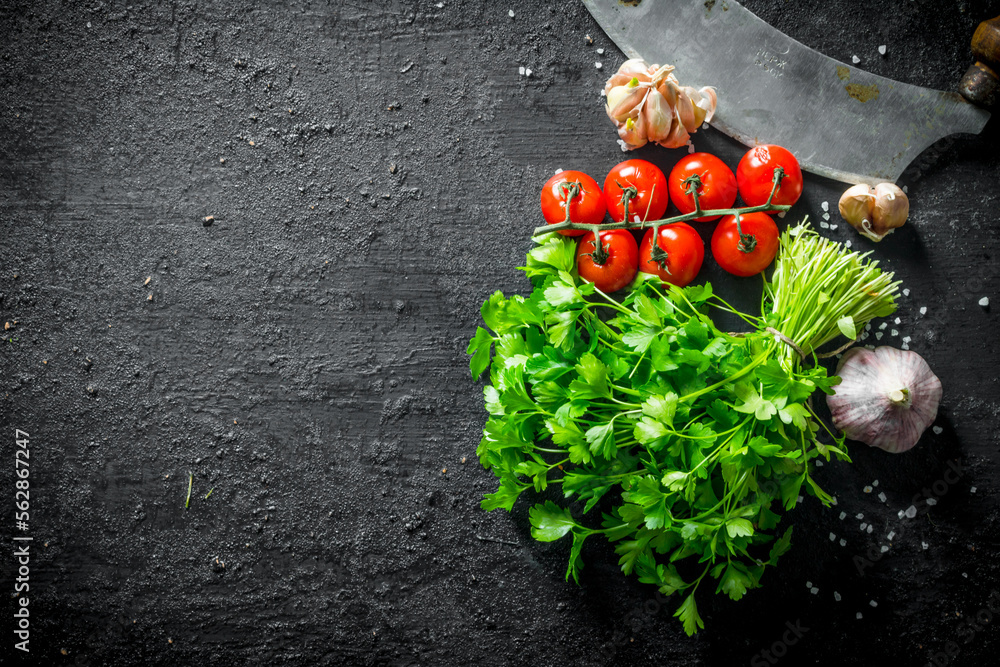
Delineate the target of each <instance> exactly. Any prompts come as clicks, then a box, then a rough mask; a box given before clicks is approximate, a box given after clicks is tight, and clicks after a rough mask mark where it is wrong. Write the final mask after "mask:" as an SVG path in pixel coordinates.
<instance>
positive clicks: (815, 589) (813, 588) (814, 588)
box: [809, 586, 819, 595]
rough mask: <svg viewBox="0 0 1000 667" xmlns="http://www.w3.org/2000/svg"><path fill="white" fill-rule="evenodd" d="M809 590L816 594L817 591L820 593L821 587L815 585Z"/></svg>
mask: <svg viewBox="0 0 1000 667" xmlns="http://www.w3.org/2000/svg"><path fill="white" fill-rule="evenodd" d="M809 592H810V593H812V594H813V595H816V594H817V593H819V589H818V588H816V587H815V586H813V587H812V588H810V589H809Z"/></svg>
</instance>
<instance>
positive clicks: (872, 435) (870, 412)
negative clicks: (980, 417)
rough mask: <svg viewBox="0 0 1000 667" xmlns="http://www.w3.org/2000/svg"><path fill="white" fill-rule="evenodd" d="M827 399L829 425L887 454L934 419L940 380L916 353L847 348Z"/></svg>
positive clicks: (913, 439)
mask: <svg viewBox="0 0 1000 667" xmlns="http://www.w3.org/2000/svg"><path fill="white" fill-rule="evenodd" d="M837 374H838V375H839V376H840V377H841V383H840V384H839V385H837V386H836V387H835V388H834V389H835V391H836V393H834V394H833V395H830V396H827V398H826V402H827V405H828V406H829V408H830V414H831V416H832V418H833V425H834V426H836V427H837V428H838V429H840V430H842V431H844V433H845V434H846V435H847V437H848V438H851V439H852V440H858V441H860V442H863V443H865V444H868V445H871V446H872V447H878V448H879V449H883V450H885V451H887V452H891V453H893V454H899V453H902V452H905V451H907V450H909V449H911V448H912V447H913V446H914V445H916V444H917V441H918V440H919V439H920V435H921V434H922V433H923V432H924V430H926V428H927V427H928V426H930V425H931V423H933V421H934V419H935V418H936V417H937V411H938V405H939V404H940V402H941V393H942V388H941V381H940V380H939V379H938V377H937V376H936V375H934V373H933V372H932V371H931V369H930V366H928V365H927V362H926V361H924V358H923V357H921V356H920V355H919V354H917V353H916V352H910V351H905V350H897V349H896V348H894V347H885V346H883V347H878V348H875V349H874V350H869V349H867V348H857V347H856V348H852V349H851V350H849V351H847V352H846V353H845V354H844V356H843V357H842V358H841V360H840V364H839V365H838V366H837Z"/></svg>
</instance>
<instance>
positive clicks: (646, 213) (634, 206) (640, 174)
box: [604, 160, 670, 222]
mask: <svg viewBox="0 0 1000 667" xmlns="http://www.w3.org/2000/svg"><path fill="white" fill-rule="evenodd" d="M629 187H633V188H635V190H636V194H635V196H634V197H633V198H632V199H630V200H629V203H628V217H629V219H630V220H635V218H636V216H638V217H639V220H640V221H641V220H659V219H660V218H662V217H663V214H664V213H665V212H666V210H667V204H669V203H670V195H669V193H668V192H667V179H666V177H664V175H663V172H662V171H660V168H659V167H657V166H656V165H655V164H653V163H652V162H647V161H646V160H625V161H624V162H622V163H621V164H617V165H615V166H614V167H612V169H611V171H610V172H608V176H607V178H605V179H604V203H605V204H606V205H607V207H608V213H609V214H610V215H611V219H612V220H614V221H615V222H621V221H622V220H624V219H625V204H624V203H623V202H622V196H623V193H624V192H625V189H627V188H629Z"/></svg>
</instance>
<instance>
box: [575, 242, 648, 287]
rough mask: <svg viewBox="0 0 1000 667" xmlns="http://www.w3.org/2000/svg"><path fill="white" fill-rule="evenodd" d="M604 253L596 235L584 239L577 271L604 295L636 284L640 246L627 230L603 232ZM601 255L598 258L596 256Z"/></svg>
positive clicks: (579, 253) (578, 246)
mask: <svg viewBox="0 0 1000 667" xmlns="http://www.w3.org/2000/svg"><path fill="white" fill-rule="evenodd" d="M601 250H602V253H596V252H595V248H594V235H593V233H591V232H587V235H586V236H584V237H583V238H582V239H580V243H579V244H577V247H576V268H577V270H578V271H579V272H580V277H581V278H583V279H584V280H586V281H587V282H591V283H594V285H596V286H597V289H599V290H601V291H602V292H616V291H618V290H620V289H621V288H623V287H625V286H626V285H628V284H629V283H630V282H632V279H633V278H635V273H636V271H637V270H638V269H639V247H638V246H637V245H636V244H635V239H634V238H633V237H632V233H631V232H629V231H628V230H627V229H609V230H608V231H605V232H601ZM594 254H598V255H599V256H598V257H594V256H593V255H594Z"/></svg>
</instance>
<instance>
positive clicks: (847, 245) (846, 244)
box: [844, 239, 851, 248]
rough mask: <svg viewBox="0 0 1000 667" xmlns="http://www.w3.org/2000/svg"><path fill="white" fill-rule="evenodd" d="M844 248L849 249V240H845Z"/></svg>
mask: <svg viewBox="0 0 1000 667" xmlns="http://www.w3.org/2000/svg"><path fill="white" fill-rule="evenodd" d="M844 246H845V247H847V248H850V247H851V239H847V240H846V241H844Z"/></svg>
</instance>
